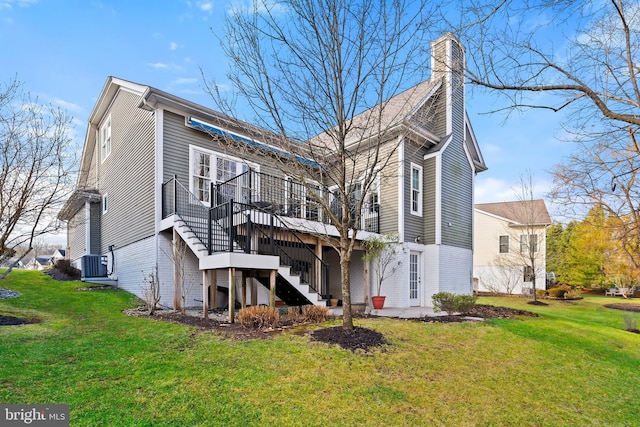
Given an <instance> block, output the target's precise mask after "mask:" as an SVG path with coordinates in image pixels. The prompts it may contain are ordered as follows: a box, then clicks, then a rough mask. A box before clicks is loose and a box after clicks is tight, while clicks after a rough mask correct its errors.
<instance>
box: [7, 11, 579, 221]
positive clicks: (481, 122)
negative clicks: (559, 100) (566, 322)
mask: <svg viewBox="0 0 640 427" xmlns="http://www.w3.org/2000/svg"><path fill="white" fill-rule="evenodd" d="M236 3H237V2H236ZM227 9H228V2H226V1H197V0H193V1H183V0H173V1H168V0H167V1H155V2H144V1H78V0H68V1H67V0H65V1H53V0H0V46H2V52H1V53H0V82H2V83H6V82H7V81H8V80H9V79H10V78H11V77H13V76H14V75H17V77H18V79H19V80H21V81H22V82H24V84H25V89H27V90H28V91H30V92H31V94H32V95H34V96H37V97H38V98H39V100H40V101H41V102H46V103H53V104H56V105H60V106H61V107H63V108H65V109H67V110H68V112H69V113H71V114H72V115H73V116H74V117H75V123H76V125H75V129H74V131H75V133H76V135H77V139H78V141H80V142H81V141H82V138H84V132H85V130H86V123H87V118H88V116H89V114H90V112H91V109H92V108H93V105H94V103H95V101H96V98H97V97H98V95H99V93H100V91H101V89H102V87H103V85H104V83H105V81H106V79H107V77H108V76H110V75H112V76H117V77H120V78H123V79H126V80H130V81H134V82H137V83H141V84H146V85H151V86H154V87H157V88H159V89H161V90H165V91H167V92H170V93H173V94H175V95H177V96H181V97H183V98H186V99H189V100H191V101H194V102H197V103H200V104H202V105H206V106H208V107H211V108H213V103H212V102H211V99H210V97H209V95H207V94H206V93H205V92H204V90H203V88H202V86H203V84H202V75H201V72H200V70H201V69H202V70H204V72H205V75H206V76H207V78H208V79H210V78H215V80H216V81H217V82H223V81H224V75H225V71H226V60H225V58H224V56H223V54H222V52H221V50H220V48H219V42H218V39H217V38H216V35H214V33H215V34H217V35H218V36H222V32H221V29H222V22H223V19H224V16H225V13H226V11H227ZM468 93H469V96H468V100H467V103H468V111H469V115H470V117H471V122H472V124H473V126H474V130H475V133H476V136H477V139H478V141H479V144H480V148H481V150H482V153H483V155H484V158H485V161H486V163H487V165H488V166H489V170H488V171H486V172H483V173H481V174H479V175H478V176H477V179H476V202H478V203H487V202H499V201H504V200H514V188H515V189H517V188H518V180H519V177H520V176H521V175H523V174H525V173H526V172H527V170H531V171H532V173H533V176H534V180H535V189H536V193H537V194H536V195H537V196H538V197H544V194H545V193H546V192H547V191H548V190H549V188H550V185H551V178H550V176H549V174H548V171H549V170H551V169H552V168H553V166H554V165H555V164H557V163H558V162H559V161H560V160H561V158H562V156H564V155H566V154H567V153H569V152H570V150H571V146H570V145H568V144H567V143H563V142H559V141H558V140H557V139H556V136H558V135H560V134H561V129H560V126H559V119H560V117H558V115H557V114H554V113H551V112H548V111H529V112H526V113H522V114H520V113H517V112H516V113H512V114H511V116H510V117H509V118H508V119H507V120H506V121H505V118H506V117H505V115H504V114H502V113H500V114H481V113H485V112H488V111H492V110H494V109H496V108H497V107H498V106H499V104H496V98H495V95H494V96H492V95H490V94H485V93H477V91H469V92H468ZM547 207H548V208H549V210H550V212H551V214H552V216H555V215H554V213H555V212H556V211H557V210H556V208H555V207H554V206H553V204H552V203H550V201H547Z"/></svg>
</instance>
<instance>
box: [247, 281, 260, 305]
mask: <svg viewBox="0 0 640 427" xmlns="http://www.w3.org/2000/svg"><path fill="white" fill-rule="evenodd" d="M249 287H250V292H251V306H252V307H255V306H256V305H258V288H257V287H256V281H255V280H253V277H249Z"/></svg>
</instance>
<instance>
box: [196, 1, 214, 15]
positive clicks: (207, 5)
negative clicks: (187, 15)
mask: <svg viewBox="0 0 640 427" xmlns="http://www.w3.org/2000/svg"><path fill="white" fill-rule="evenodd" d="M198 8H199V9H200V10H201V11H203V12H207V13H211V12H212V10H213V3H211V2H209V1H205V2H198Z"/></svg>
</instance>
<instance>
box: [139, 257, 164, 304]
mask: <svg viewBox="0 0 640 427" xmlns="http://www.w3.org/2000/svg"><path fill="white" fill-rule="evenodd" d="M142 299H143V301H144V303H145V305H146V306H147V312H148V313H149V316H153V313H154V312H155V311H156V307H157V306H158V303H159V302H160V277H159V276H158V265H157V264H156V265H155V266H154V267H153V269H152V270H151V273H149V275H148V276H146V277H145V278H144V285H143V287H142Z"/></svg>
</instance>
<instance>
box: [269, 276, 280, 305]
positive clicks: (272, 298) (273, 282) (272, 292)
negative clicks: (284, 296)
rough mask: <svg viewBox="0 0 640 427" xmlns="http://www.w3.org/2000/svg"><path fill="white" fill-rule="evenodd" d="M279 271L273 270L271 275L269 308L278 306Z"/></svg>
mask: <svg viewBox="0 0 640 427" xmlns="http://www.w3.org/2000/svg"><path fill="white" fill-rule="evenodd" d="M277 274H278V270H271V273H270V274H269V307H275V306H276V277H277Z"/></svg>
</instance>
